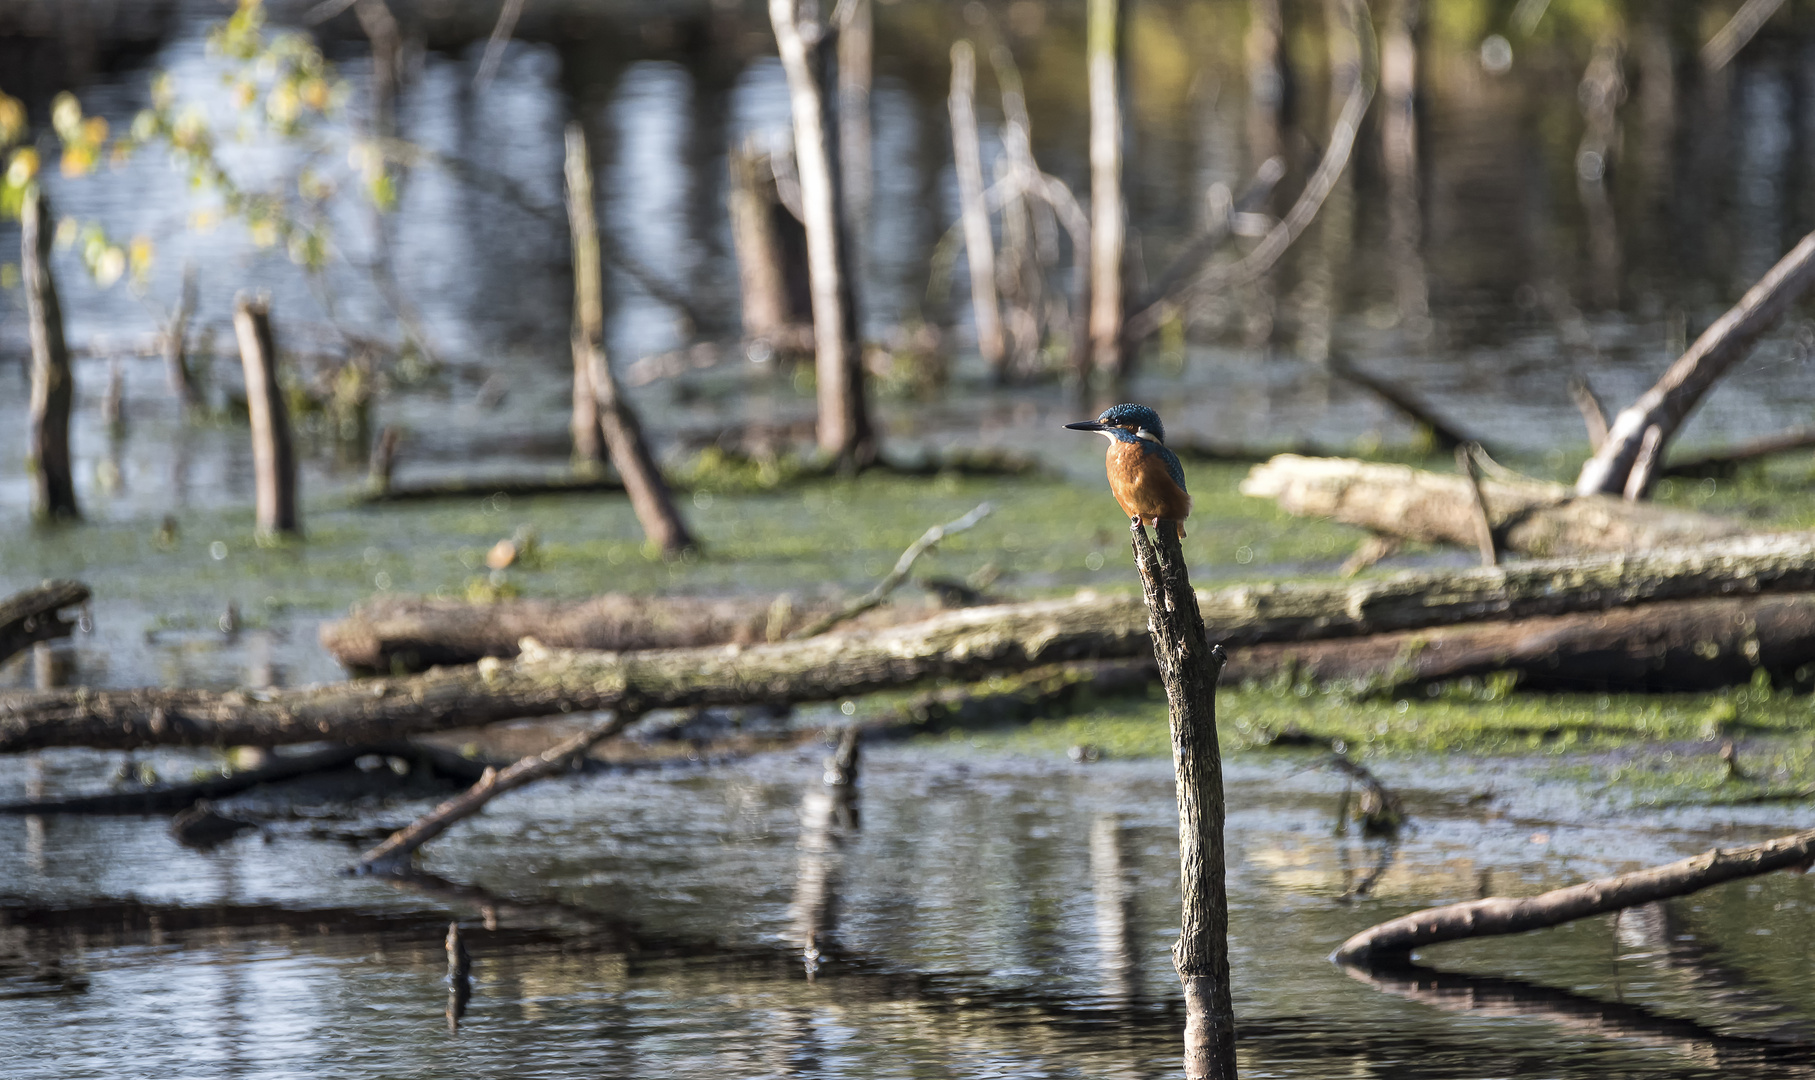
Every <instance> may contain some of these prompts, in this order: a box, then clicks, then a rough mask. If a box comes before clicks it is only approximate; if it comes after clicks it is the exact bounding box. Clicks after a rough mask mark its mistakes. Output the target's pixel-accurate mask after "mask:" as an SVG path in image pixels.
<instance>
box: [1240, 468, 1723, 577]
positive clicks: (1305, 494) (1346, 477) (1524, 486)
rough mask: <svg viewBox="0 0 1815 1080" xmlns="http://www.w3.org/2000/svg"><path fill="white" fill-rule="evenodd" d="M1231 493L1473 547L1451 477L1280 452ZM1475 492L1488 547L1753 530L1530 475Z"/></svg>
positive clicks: (1645, 541) (1537, 552)
mask: <svg viewBox="0 0 1815 1080" xmlns="http://www.w3.org/2000/svg"><path fill="white" fill-rule="evenodd" d="M1241 491H1242V494H1244V495H1252V496H1254V497H1256V498H1263V499H1275V500H1277V501H1278V502H1279V506H1280V509H1282V510H1284V511H1286V512H1287V513H1288V514H1294V515H1297V516H1299V517H1329V518H1334V519H1336V520H1337V521H1341V522H1344V523H1346V524H1349V525H1359V526H1361V527H1362V528H1365V529H1370V530H1372V531H1374V532H1379V533H1387V534H1390V535H1393V536H1400V537H1404V538H1405V539H1408V540H1417V541H1422V542H1424V543H1433V544H1434V543H1443V544H1457V545H1460V546H1463V547H1471V548H1472V547H1475V546H1476V545H1477V543H1478V537H1479V533H1478V531H1477V524H1476V522H1477V517H1476V503H1475V498H1474V492H1473V491H1472V490H1470V486H1469V481H1468V480H1467V479H1466V478H1464V477H1461V476H1450V475H1444V474H1441V473H1432V472H1425V471H1423V470H1421V469H1414V468H1411V467H1410V466H1406V465H1376V464H1372V463H1370V462H1365V461H1356V460H1354V459H1352V458H1305V457H1298V456H1297V455H1294V454H1281V455H1279V456H1278V457H1276V458H1274V459H1273V460H1271V461H1269V462H1267V463H1266V464H1264V465H1259V466H1256V467H1255V468H1254V469H1253V470H1252V471H1251V472H1249V473H1248V477H1247V479H1245V480H1243V481H1242V484H1241ZM1481 496H1482V499H1483V500H1484V501H1485V502H1486V505H1487V509H1488V516H1489V519H1490V525H1491V527H1492V533H1493V538H1494V541H1495V544H1496V546H1497V547H1498V548H1499V549H1500V550H1503V551H1514V552H1518V553H1520V554H1524V555H1534V556H1538V557H1556V556H1566V555H1585V554H1589V553H1592V552H1612V551H1644V550H1648V549H1652V548H1667V547H1680V546H1682V545H1685V544H1700V543H1705V542H1707V541H1710V540H1719V539H1722V538H1725V537H1737V536H1745V535H1749V534H1752V533H1755V532H1757V531H1758V530H1755V529H1753V528H1751V527H1749V526H1748V525H1746V524H1745V523H1743V522H1738V521H1733V520H1730V519H1727V518H1719V517H1714V516H1711V515H1708V514H1701V513H1696V512H1695V511H1692V510H1676V509H1672V508H1670V507H1665V506H1657V505H1654V504H1650V503H1633V502H1627V501H1625V500H1622V499H1619V498H1615V497H1612V496H1606V495H1577V494H1575V493H1574V492H1572V491H1571V490H1570V489H1569V488H1567V487H1565V486H1563V485H1562V484H1547V483H1542V482H1540V481H1536V480H1530V481H1519V480H1512V479H1507V478H1499V479H1492V478H1489V479H1483V480H1482V481H1481Z"/></svg>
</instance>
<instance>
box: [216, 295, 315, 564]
mask: <svg viewBox="0 0 1815 1080" xmlns="http://www.w3.org/2000/svg"><path fill="white" fill-rule="evenodd" d="M233 331H234V334H235V335H236V336H237V337H238V338H239V359H240V366H241V367H242V368H244V369H245V373H246V413H247V415H248V416H249V417H250V418H251V421H252V471H253V482H254V485H255V488H256V490H255V493H254V501H255V504H256V506H257V508H258V512H257V523H258V532H259V534H260V535H261V536H275V535H278V534H280V533H288V534H296V533H300V532H301V531H302V526H301V524H300V522H299V519H298V517H297V512H296V451H295V448H294V447H292V446H291V444H290V411H289V409H288V407H286V406H285V404H284V389H283V387H282V386H281V385H280V384H279V383H278V379H277V345H276V343H275V342H274V341H273V339H272V336H271V305H270V301H269V300H267V299H265V298H264V297H257V298H254V297H248V296H243V295H242V296H240V297H239V298H238V299H237V300H235V301H234V305H233Z"/></svg>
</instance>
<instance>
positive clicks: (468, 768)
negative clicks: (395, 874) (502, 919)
mask: <svg viewBox="0 0 1815 1080" xmlns="http://www.w3.org/2000/svg"><path fill="white" fill-rule="evenodd" d="M367 754H381V755H384V756H386V757H400V758H403V759H405V760H408V761H414V762H416V763H417V764H418V765H420V766H426V767H428V768H430V769H433V770H434V771H435V772H437V773H440V774H441V775H442V776H445V777H448V778H449V779H453V780H464V781H466V782H468V783H471V782H473V781H475V780H477V779H479V777H480V775H481V774H482V773H483V772H484V770H485V765H484V764H483V763H481V762H477V761H472V760H470V759H468V758H464V757H461V756H460V755H459V754H456V753H454V752H453V751H451V750H443V749H441V748H439V747H432V746H421V745H417V744H415V743H401V742H387V743H369V744H364V745H360V746H333V747H329V748H328V749H326V750H317V751H313V752H311V753H306V754H287V755H279V756H276V757H274V758H273V759H272V760H270V761H268V762H267V763H265V764H264V765H260V766H258V767H257V768H252V769H241V770H239V771H238V772H231V773H226V774H224V775H222V776H212V777H209V778H208V779H206V780H196V781H192V782H190V783H187V784H160V785H158V786H156V787H148V788H141V789H139V790H137V791H108V792H102V793H99V794H95V795H71V796H68V797H65V798H60V799H22V800H19V801H17V802H9V803H0V814H164V813H170V812H172V811H176V810H182V809H185V808H187V807H190V806H194V805H195V804H196V803H198V802H204V801H209V800H215V799H224V798H227V797H228V796H230V795H237V794H239V793H240V792H242V791H250V790H251V789H253V788H255V787H257V786H259V785H260V784H274V783H278V782H280V781H283V780H294V779H296V778H297V777H299V776H311V775H314V774H316V773H323V772H329V771H332V770H334V769H340V768H344V767H346V766H348V765H351V764H353V762H355V761H356V760H358V759H359V758H362V757H364V756H366V755H367Z"/></svg>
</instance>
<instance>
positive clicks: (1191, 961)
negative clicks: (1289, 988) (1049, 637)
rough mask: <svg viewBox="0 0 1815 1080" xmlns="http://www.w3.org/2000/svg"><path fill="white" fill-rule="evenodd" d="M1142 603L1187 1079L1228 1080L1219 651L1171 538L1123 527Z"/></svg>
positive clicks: (1231, 1021) (1231, 1011) (1171, 530)
mask: <svg viewBox="0 0 1815 1080" xmlns="http://www.w3.org/2000/svg"><path fill="white" fill-rule="evenodd" d="M1129 531H1130V532H1131V533H1132V534H1133V538H1134V563H1135V567H1136V569H1138V570H1139V571H1140V574H1141V587H1142V590H1143V592H1144V593H1145V594H1146V597H1147V612H1148V627H1149V629H1150V630H1151V631H1152V633H1153V654H1154V658H1155V659H1156V660H1158V661H1159V667H1160V678H1161V679H1162V680H1163V681H1164V682H1165V684H1166V704H1167V708H1168V711H1169V714H1170V717H1171V723H1172V763H1173V767H1174V769H1175V770H1176V772H1177V777H1178V811H1179V824H1178V831H1179V891H1180V895H1181V899H1182V901H1183V903H1182V914H1181V922H1180V925H1179V939H1178V943H1177V944H1176V945H1174V946H1173V948H1172V960H1173V964H1174V966H1176V967H1177V968H1178V973H1179V981H1180V982H1182V983H1183V984H1184V988H1185V1075H1186V1077H1188V1078H1189V1080H1200V1078H1209V1080H1234V1078H1235V1006H1234V1002H1233V1000H1232V998H1231V996H1230V991H1229V900H1228V896H1227V893H1226V891H1225V887H1224V864H1223V817H1224V807H1223V761H1222V752H1221V750H1220V748H1219V747H1218V746H1217V742H1216V680H1217V678H1218V677H1219V676H1220V675H1221V674H1222V670H1223V660H1224V654H1223V649H1222V646H1220V645H1211V644H1209V643H1208V642H1207V641H1206V640H1205V638H1204V619H1203V616H1202V615H1201V614H1199V612H1198V607H1197V593H1196V592H1195V591H1193V590H1192V588H1191V579H1190V576H1189V575H1188V574H1187V572H1186V569H1185V553H1184V550H1183V549H1182V548H1181V547H1180V546H1179V539H1178V531H1177V529H1176V528H1175V527H1174V526H1173V524H1172V523H1171V522H1166V521H1162V522H1160V524H1159V526H1158V527H1157V528H1156V529H1155V530H1154V531H1155V533H1156V534H1157V538H1158V544H1157V545H1155V544H1154V543H1152V542H1150V541H1149V540H1148V538H1147V530H1146V529H1144V528H1142V527H1141V523H1140V520H1139V519H1138V518H1137V519H1136V520H1135V521H1134V522H1133V523H1132V524H1131V525H1130V527H1129Z"/></svg>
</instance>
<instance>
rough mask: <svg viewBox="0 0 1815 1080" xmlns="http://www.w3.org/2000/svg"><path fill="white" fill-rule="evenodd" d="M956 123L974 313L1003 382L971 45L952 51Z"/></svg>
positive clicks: (1003, 350) (988, 358)
mask: <svg viewBox="0 0 1815 1080" xmlns="http://www.w3.org/2000/svg"><path fill="white" fill-rule="evenodd" d="M946 109H947V112H949V113H950V114H951V120H952V161H953V168H954V169H955V170H956V172H957V174H958V217H959V220H960V222H961V223H962V224H963V226H964V254H965V257H966V259H967V260H968V261H969V263H970V272H971V273H970V277H971V312H972V317H973V319H974V320H975V322H976V327H977V351H978V352H979V353H981V354H982V356H983V362H984V363H985V364H986V365H988V367H989V369H990V372H991V373H992V374H993V375H994V376H995V377H996V378H997V379H1000V378H1001V377H1002V374H1003V364H1004V363H1006V362H1007V360H1008V346H1007V344H1006V343H1005V342H1004V340H1003V336H1002V312H1001V309H1000V307H999V306H998V305H997V303H996V241H995V238H994V237H993V236H992V235H991V234H990V229H989V207H988V206H987V205H985V203H984V200H983V150H982V144H981V143H980V142H979V140H978V138H977V53H976V50H975V49H973V48H972V47H971V43H970V42H968V41H958V42H954V43H953V45H952V89H951V94H950V95H949V96H948V98H947V99H946Z"/></svg>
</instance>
